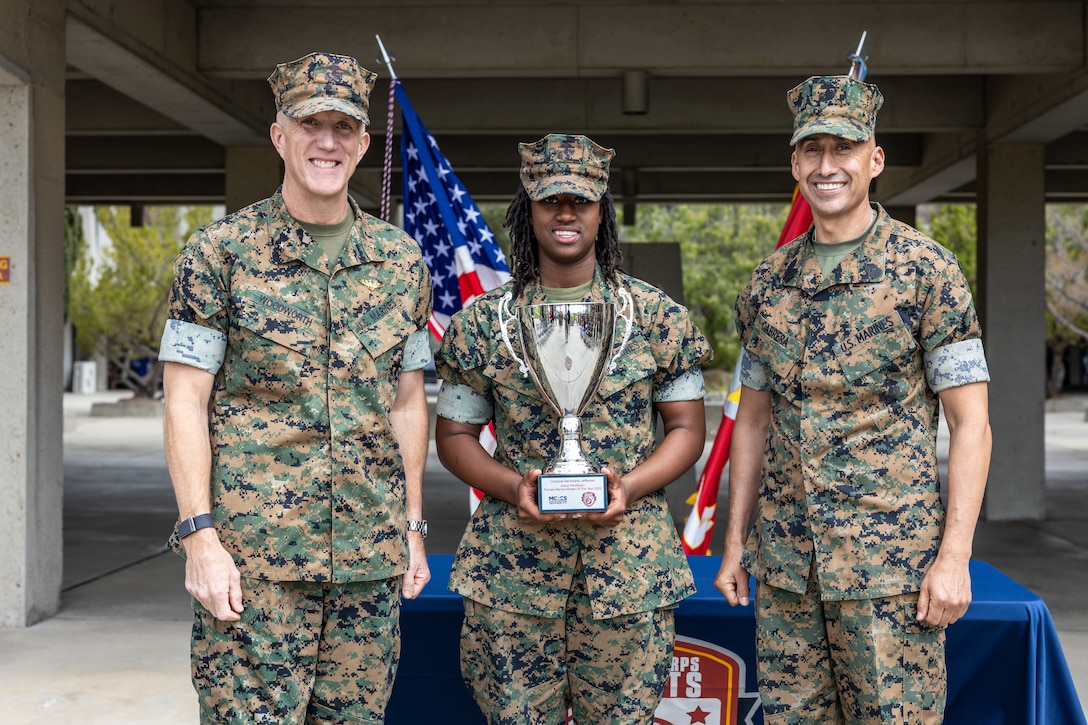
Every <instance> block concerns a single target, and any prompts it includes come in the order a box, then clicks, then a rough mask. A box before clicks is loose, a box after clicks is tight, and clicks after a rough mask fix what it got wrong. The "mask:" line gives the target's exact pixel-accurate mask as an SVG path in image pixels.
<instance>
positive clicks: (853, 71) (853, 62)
mask: <svg viewBox="0 0 1088 725" xmlns="http://www.w3.org/2000/svg"><path fill="white" fill-rule="evenodd" d="M868 32H869V31H867V30H863V31H861V40H860V41H858V49H857V50H855V51H854V53H853V55H849V56H847V57H848V58H849V59H850V72H849V73H848V75H849V76H850V77H851V78H853V79H854V80H856V81H863V80H865V74H866V71H867V70H868V69H867V67H866V65H865V58H863V57H862V56H861V49H862V48H864V47H865V36H866V35H868Z"/></svg>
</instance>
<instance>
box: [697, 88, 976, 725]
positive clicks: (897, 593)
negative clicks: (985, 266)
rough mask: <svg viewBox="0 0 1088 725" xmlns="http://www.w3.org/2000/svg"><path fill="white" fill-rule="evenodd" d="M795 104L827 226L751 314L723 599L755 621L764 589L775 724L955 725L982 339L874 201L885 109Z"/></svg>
mask: <svg viewBox="0 0 1088 725" xmlns="http://www.w3.org/2000/svg"><path fill="white" fill-rule="evenodd" d="M789 99H790V104H791V107H792V108H793V110H794V114H795V133H794V137H793V139H792V142H791V143H793V144H794V156H793V169H794V175H795V177H796V178H797V179H798V181H799V182H800V187H801V191H802V193H803V194H804V195H805V198H806V200H809V202H810V205H811V207H812V209H813V217H814V221H815V225H814V226H813V227H812V228H810V229H809V231H808V232H807V233H806V234H804V235H802V236H801V237H799V238H798V239H795V240H793V241H792V242H791V243H789V244H787V245H785V246H783V247H782V248H781V249H779V250H777V251H776V252H775V253H774V254H772V255H771V256H770V257H768V258H767V259H766V260H765V261H764V262H763V263H762V264H761V265H759V267H757V269H756V270H755V272H754V273H753V275H752V279H751V281H750V282H749V284H748V286H747V287H746V288H745V289H744V290H743V292H742V293H741V294H740V295H739V296H738V298H737V305H736V319H737V330H738V333H739V334H740V337H741V341H742V343H743V345H744V354H743V355H742V362H741V364H742V370H741V382H742V383H743V385H744V389H743V390H742V393H741V402H740V408H739V410H738V413H737V421H736V428H735V430H734V439H733V446H732V460H731V463H730V468H731V471H730V480H729V486H730V494H729V495H730V509H729V524H728V529H727V533H726V551H725V554H724V555H723V561H722V569H721V572H720V573H719V575H718V581H717V586H718V587H719V588H720V589H722V590H723V592H724V593H725V594H726V597H727V598H728V599H729V600H730V602H731V603H738V602H740V603H746V601H747V597H748V573H749V572H750V573H751V574H752V575H753V576H754V577H755V579H756V581H757V590H756V603H755V606H756V619H757V651H758V659H759V662H758V669H759V682H760V696H761V698H762V700H763V708H764V720H765V722H767V723H768V725H773V724H775V723H831V722H851V723H878V722H887V723H921V722H940V721H941V719H942V717H943V715H942V713H943V707H944V700H945V690H946V685H945V670H944V629H943V627H944V626H945V625H947V624H949V623H951V622H953V621H955V620H956V619H957V618H958V617H960V616H962V614H963V612H964V611H966V608H967V605H968V603H969V601H970V579H969V575H968V572H967V566H968V560H969V558H970V547H971V538H972V537H973V532H974V525H975V521H976V520H977V517H978V513H979V509H980V506H981V500H982V492H983V489H984V486H985V479H986V470H987V466H988V461H989V450H990V433H989V425H988V422H987V420H988V415H987V406H986V384H985V383H986V381H987V380H989V376H988V373H987V368H986V359H985V355H984V353H983V348H982V342H981V339H980V335H981V331H980V328H979V323H978V319H977V317H976V315H975V311H974V308H973V306H972V302H971V293H970V289H969V287H968V284H967V282H966V280H965V278H964V276H963V273H962V271H961V270H960V267H959V265H958V264H957V262H956V259H955V257H954V256H953V255H952V253H951V252H949V251H948V250H946V249H944V248H943V247H941V246H940V245H939V244H937V243H936V242H934V241H933V240H931V239H929V238H927V237H926V236H924V235H923V234H922V233H920V232H919V231H917V230H916V229H913V228H911V227H910V226H907V225H906V224H902V223H900V222H897V221H895V220H894V219H892V218H891V217H889V216H888V214H887V213H886V212H885V211H884V210H883V209H882V208H881V207H880V206H879V205H878V204H871V203H870V202H869V201H868V187H869V180H870V179H871V178H872V177H873V176H876V175H877V174H879V173H880V171H881V170H882V169H883V161H884V159H883V151H882V150H881V149H880V148H879V147H878V146H876V145H875V141H874V140H873V128H874V125H875V121H876V112H877V110H878V109H879V108H880V105H881V102H882V96H881V95H880V92H879V90H877V89H876V87H875V86H872V85H870V84H865V83H860V82H857V81H854V80H852V79H848V78H845V77H815V78H810V79H809V80H808V81H806V82H805V83H803V84H801V85H799V86H798V87H797V88H795V89H793V91H791V92H790V96H789ZM938 401H940V403H941V404H942V406H943V408H944V412H945V415H946V417H947V418H948V422H949V427H950V430H951V436H952V440H951V446H952V447H951V452H950V457H949V471H950V476H949V481H948V490H949V497H948V509H947V510H946V508H945V505H944V503H943V502H942V500H941V481H940V478H939V475H938V470H937V451H936V439H937V425H938ZM753 513H754V523H753V524H752V526H751V527H749V526H748V522H749V521H752V520H753V517H752V514H753ZM746 538H747V543H746V544H745V539H746ZM742 550H743V554H742Z"/></svg>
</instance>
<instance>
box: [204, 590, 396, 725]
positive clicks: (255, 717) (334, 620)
mask: <svg viewBox="0 0 1088 725" xmlns="http://www.w3.org/2000/svg"><path fill="white" fill-rule="evenodd" d="M242 596H243V600H244V604H245V609H244V611H243V612H242V619H241V621H240V622H221V621H219V620H217V619H215V618H214V617H212V615H211V614H210V613H209V612H208V610H206V609H205V608H204V607H203V606H201V605H200V603H199V602H197V601H196V600H194V601H193V606H194V608H195V617H194V620H193V641H192V671H193V685H194V687H195V688H196V691H197V694H198V696H199V700H200V721H201V722H202V723H232V724H234V725H242V724H243V723H246V724H249V723H275V724H276V725H288V724H290V725H301V724H302V723H381V722H382V721H383V719H384V717H385V706H386V704H387V703H388V701H389V693H390V690H391V689H392V687H393V677H394V675H395V674H396V670H397V664H398V663H399V660H400V624H399V616H400V577H394V578H392V579H383V580H379V581H373V582H356V583H352V584H321V583H314V582H270V581H263V580H260V579H243V580H242Z"/></svg>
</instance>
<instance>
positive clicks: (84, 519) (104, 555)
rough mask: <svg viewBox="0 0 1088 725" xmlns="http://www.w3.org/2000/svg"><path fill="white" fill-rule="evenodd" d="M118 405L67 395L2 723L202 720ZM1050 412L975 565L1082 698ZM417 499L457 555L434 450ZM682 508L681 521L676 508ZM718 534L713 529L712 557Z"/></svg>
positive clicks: (1061, 441)
mask: <svg viewBox="0 0 1088 725" xmlns="http://www.w3.org/2000/svg"><path fill="white" fill-rule="evenodd" d="M124 395H125V394H123V393H99V394H96V395H92V396H85V395H73V394H66V395H65V413H66V425H65V446H64V468H65V513H64V583H63V595H62V610H61V612H60V613H59V614H58V615H57V616H56V617H53V618H52V619H49V620H47V621H45V622H42V623H41V624H38V625H36V626H33V627H29V628H26V629H7V630H4V629H0V653H2V656H0V722H3V723H12V724H13V725H14V724H18V725H39V724H40V725H45V724H47V723H48V724H49V725H57V724H68V723H72V724H79V725H99V724H101V725H106V724H107V723H108V724H109V725H124V724H127V723H131V724H133V725H136V724H138V725H180V724H184V723H195V722H196V721H197V709H196V698H195V695H194V693H193V690H192V687H191V685H190V682H189V660H188V637H189V626H190V618H191V613H190V612H191V610H190V607H189V599H188V595H187V594H186V593H185V590H184V585H183V579H184V568H183V564H182V561H181V559H180V558H179V557H177V556H175V555H173V554H171V553H169V552H166V551H165V550H164V547H163V542H164V541H165V539H166V536H167V534H168V533H169V531H170V530H171V527H172V526H173V522H174V518H175V515H176V508H175V504H174V498H173V493H172V490H171V487H170V482H169V477H168V476H167V473H166V467H165V463H164V461H163V453H162V439H161V421H160V420H159V419H156V418H133V417H92V416H90V414H89V413H90V410H91V405H92V403H94V402H102V401H110V400H116V399H118V398H122V397H124ZM1054 402H1055V401H1052V403H1054ZM1056 403H1057V404H1054V405H1051V406H1048V408H1050V409H1049V412H1048V413H1047V415H1046V450H1047V470H1046V477H1047V511H1048V516H1047V520H1046V521H1042V522H1028V523H1019V522H1018V523H1005V522H986V521H983V522H980V524H979V527H978V532H977V535H976V545H975V558H976V559H979V560H982V561H986V562H989V563H990V564H993V565H994V566H995V567H997V568H998V569H1000V570H1001V571H1003V572H1004V573H1005V574H1007V575H1008V576H1010V577H1012V578H1013V579H1015V580H1016V581H1018V582H1020V583H1021V584H1023V585H1024V586H1026V587H1028V588H1029V589H1031V590H1032V591H1034V592H1035V593H1037V594H1038V595H1040V596H1041V597H1042V598H1043V600H1044V601H1045V602H1046V603H1047V606H1048V607H1049V609H1050V611H1051V614H1052V616H1053V618H1054V621H1055V624H1056V626H1057V630H1058V634H1059V637H1060V639H1061V642H1062V647H1063V649H1064V650H1065V654H1066V658H1067V660H1068V662H1069V667H1070V670H1071V672H1072V674H1073V680H1074V682H1075V683H1076V686H1077V690H1078V692H1079V693H1081V695H1082V701H1083V699H1084V695H1085V693H1088V607H1086V606H1085V604H1084V601H1085V599H1086V598H1088V420H1086V417H1085V409H1086V407H1088V405H1086V404H1088V398H1083V397H1082V398H1073V399H1067V400H1064V401H1056ZM942 440H945V441H946V436H945V435H943V434H942ZM708 449H709V446H708ZM700 466H701V464H700ZM697 468H698V467H697ZM723 488H724V486H723ZM688 492H689V491H676V492H672V493H673V495H672V496H670V498H671V500H672V501H673V503H674V504H676V503H677V502H682V500H683V497H684V496H685V495H686V494H687V493H688ZM425 497H426V507H427V508H426V510H427V517H428V519H429V521H430V530H431V536H430V538H429V539H428V545H429V546H428V550H429V551H430V552H431V553H452V551H453V550H454V548H455V546H456V544H457V541H458V540H459V538H460V535H461V531H462V530H463V529H464V526H465V523H466V522H467V520H468V494H467V490H466V489H465V487H464V486H463V485H462V484H461V483H459V482H458V481H456V480H455V479H453V478H452V477H451V476H450V475H449V474H448V473H446V472H445V471H444V470H443V469H442V467H441V464H440V463H439V462H438V459H437V456H435V455H434V453H433V444H432V454H431V457H430V459H429V461H428V474H427V480H426V483H425ZM722 501H723V503H724V490H723V498H722ZM677 508H679V509H680V510H679V511H677V515H678V516H681V515H682V505H681V506H678V507H677ZM723 508H724V506H723ZM723 528H724V527H723V526H721V525H719V526H718V528H717V531H716V534H717V536H716V537H715V546H714V547H713V549H714V550H715V551H718V552H720V551H721V546H720V536H721V533H722V532H721V530H722V529H723Z"/></svg>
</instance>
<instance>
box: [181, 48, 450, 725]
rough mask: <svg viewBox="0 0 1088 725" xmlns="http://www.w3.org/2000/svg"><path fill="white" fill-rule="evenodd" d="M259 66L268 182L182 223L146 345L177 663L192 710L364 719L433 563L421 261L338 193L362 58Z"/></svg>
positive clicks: (401, 239)
mask: <svg viewBox="0 0 1088 725" xmlns="http://www.w3.org/2000/svg"><path fill="white" fill-rule="evenodd" d="M268 81H269V84H270V85H271V86H272V90H273V92H274V94H275V97H276V107H277V114H276V121H275V123H273V124H272V126H271V129H270V135H271V139H272V143H273V145H274V146H275V148H276V150H277V151H278V152H279V154H280V156H281V157H282V159H283V163H284V177H283V184H282V186H281V187H280V188H279V189H278V190H277V191H276V193H275V194H273V195H272V197H270V198H268V199H264V200H263V201H259V202H257V203H255V204H252V205H250V206H248V207H246V208H244V209H241V210H239V211H237V212H234V213H233V214H230V215H228V216H226V217H224V218H223V219H220V220H219V221H216V222H214V223H213V224H211V225H209V226H207V227H205V228H203V229H201V230H199V231H197V232H196V233H195V234H194V235H193V236H192V238H191V239H189V241H188V243H187V244H186V246H185V248H184V250H183V251H182V252H181V254H180V255H179V257H178V259H177V262H176V263H175V279H174V286H173V290H172V293H171V297H170V314H169V321H168V322H167V325H166V330H165V332H164V334H163V339H162V346H161V352H160V359H162V360H163V361H165V363H166V368H165V377H164V390H165V397H166V412H165V419H164V435H165V442H166V458H167V463H168V465H169V469H170V476H171V478H172V480H173V484H174V490H175V493H176V496H177V501H178V509H179V513H180V518H179V523H178V526H177V528H176V530H175V533H174V536H173V537H172V542H173V544H174V546H175V547H176V548H177V549H178V550H179V551H181V552H182V553H183V555H184V556H185V557H186V567H185V585H186V589H187V590H188V591H189V592H190V593H191V594H192V595H193V607H194V610H195V617H194V623H193V637H192V671H193V682H194V686H195V687H196V689H197V692H198V696H199V703H200V717H201V721H202V722H206V723H212V722H214V723H276V724H277V725H279V724H282V723H302V722H306V723H318V722H321V723H334V722H335V723H343V722H353V723H380V722H382V721H383V720H384V712H385V706H386V703H387V701H388V697H389V692H390V690H391V687H392V682H393V677H394V675H395V673H396V668H397V663H398V660H399V653H400V630H399V613H400V598H401V597H402V596H403V597H407V598H412V597H414V596H416V595H417V594H418V593H419V591H420V590H421V589H422V588H423V586H424V584H426V582H427V580H428V579H429V577H430V573H429V570H428V568H427V559H426V552H425V550H424V546H423V536H425V534H426V527H425V522H423V521H422V507H423V502H422V475H423V464H424V462H425V460H426V450H427V426H428V423H427V406H426V397H425V395H424V392H423V371H422V368H423V367H424V365H426V363H427V362H428V360H429V359H430V350H429V347H428V344H427V331H426V323H427V318H428V317H429V315H430V312H431V280H430V277H429V275H428V273H427V268H426V266H425V264H424V262H423V260H422V258H421V255H420V250H419V247H418V246H417V245H416V243H415V242H414V241H413V240H412V239H411V238H410V237H408V236H407V235H405V234H404V232H403V231H401V230H400V229H397V228H396V227H393V226H391V225H389V224H386V223H385V222H382V221H380V220H378V219H376V218H374V217H372V216H370V215H368V214H365V213H363V212H362V211H361V210H360V209H359V206H358V205H357V204H356V203H355V201H354V200H353V199H352V198H351V197H349V196H348V181H349V179H350V178H351V175H352V173H353V172H354V171H355V168H356V166H357V165H358V164H359V162H360V161H361V160H362V158H363V155H364V154H365V153H366V150H367V147H368V146H369V143H370V135H369V134H368V133H367V131H366V124H367V120H368V116H367V111H368V98H369V94H370V91H371V88H372V86H373V83H374V74H373V73H371V72H370V71H368V70H366V69H364V68H361V67H360V66H359V65H358V63H357V62H356V61H355V59H354V58H349V57H346V56H341V55H333V54H329V53H313V54H310V55H307V56H305V57H304V58H300V59H299V60H296V61H293V62H291V63H284V64H281V65H279V66H278V67H277V68H276V70H275V72H274V73H273V74H272V75H271V77H270V78H269V79H268Z"/></svg>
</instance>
